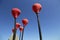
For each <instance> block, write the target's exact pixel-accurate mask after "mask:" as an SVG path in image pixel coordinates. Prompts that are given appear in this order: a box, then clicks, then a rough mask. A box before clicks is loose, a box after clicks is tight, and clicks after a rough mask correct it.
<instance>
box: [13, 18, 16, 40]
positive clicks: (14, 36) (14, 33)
mask: <svg viewBox="0 0 60 40" xmlns="http://www.w3.org/2000/svg"><path fill="white" fill-rule="evenodd" d="M15 38H16V18H14V32H13V40H15Z"/></svg>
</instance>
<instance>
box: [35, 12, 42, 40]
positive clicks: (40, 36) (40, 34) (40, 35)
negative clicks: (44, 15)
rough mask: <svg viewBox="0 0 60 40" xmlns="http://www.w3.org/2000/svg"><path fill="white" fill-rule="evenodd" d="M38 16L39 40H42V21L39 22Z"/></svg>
mask: <svg viewBox="0 0 60 40" xmlns="http://www.w3.org/2000/svg"><path fill="white" fill-rule="evenodd" d="M36 16H37V22H38V30H39V38H40V40H42V33H41V28H40V21H39V15H38V13H36Z"/></svg>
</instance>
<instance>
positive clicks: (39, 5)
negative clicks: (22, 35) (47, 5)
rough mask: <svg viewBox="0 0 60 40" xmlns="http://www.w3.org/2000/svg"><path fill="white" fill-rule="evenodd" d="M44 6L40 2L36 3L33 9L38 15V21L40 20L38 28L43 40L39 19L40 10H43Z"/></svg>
mask: <svg viewBox="0 0 60 40" xmlns="http://www.w3.org/2000/svg"><path fill="white" fill-rule="evenodd" d="M41 9H42V6H41V4H39V3H35V4H34V5H33V6H32V10H33V11H34V12H35V14H36V16H37V22H38V30H39V38H40V40H42V33H41V28H40V21H39V15H38V14H39V12H40V11H41Z"/></svg>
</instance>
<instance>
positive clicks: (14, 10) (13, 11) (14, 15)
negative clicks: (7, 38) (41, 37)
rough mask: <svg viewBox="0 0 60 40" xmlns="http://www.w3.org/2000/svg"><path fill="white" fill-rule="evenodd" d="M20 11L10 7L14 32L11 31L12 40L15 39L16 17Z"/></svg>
mask: <svg viewBox="0 0 60 40" xmlns="http://www.w3.org/2000/svg"><path fill="white" fill-rule="evenodd" d="M20 13H21V11H20V9H18V8H13V9H12V15H13V17H14V33H13V40H15V37H16V18H17V17H18V16H19V15H20Z"/></svg>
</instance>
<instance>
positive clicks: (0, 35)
mask: <svg viewBox="0 0 60 40" xmlns="http://www.w3.org/2000/svg"><path fill="white" fill-rule="evenodd" d="M36 2H38V3H40V4H41V5H42V10H41V12H40V14H39V17H40V24H41V30H42V36H43V40H60V0H0V40H8V38H9V36H10V35H11V34H12V32H11V29H12V28H13V26H14V24H13V23H14V19H13V17H12V14H11V9H12V8H15V7H17V8H19V9H20V10H21V14H20V16H19V17H18V19H17V22H19V23H21V24H22V22H21V20H22V19H23V18H28V20H29V23H28V25H27V26H26V28H25V34H24V40H39V34H38V28H37V20H36V15H35V13H34V12H33V11H32V5H33V4H34V3H36ZM17 34H19V30H18V31H17Z"/></svg>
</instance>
